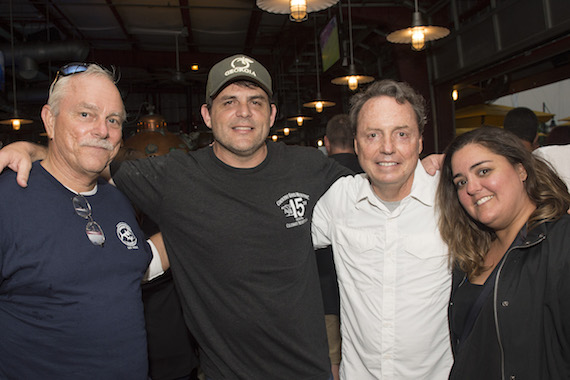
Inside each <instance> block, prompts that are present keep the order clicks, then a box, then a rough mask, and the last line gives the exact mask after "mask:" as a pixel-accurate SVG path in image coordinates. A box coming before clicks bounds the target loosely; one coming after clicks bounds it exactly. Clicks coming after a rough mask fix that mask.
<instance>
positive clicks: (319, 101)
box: [303, 19, 336, 113]
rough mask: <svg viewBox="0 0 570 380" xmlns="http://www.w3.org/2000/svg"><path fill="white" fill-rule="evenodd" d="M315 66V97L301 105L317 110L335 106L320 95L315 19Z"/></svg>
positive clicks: (320, 110)
mask: <svg viewBox="0 0 570 380" xmlns="http://www.w3.org/2000/svg"><path fill="white" fill-rule="evenodd" d="M315 66H316V70H317V98H316V99H315V100H313V101H312V102H309V103H305V104H303V107H307V108H314V109H315V110H316V111H317V112H319V113H321V112H323V108H324V107H332V106H335V105H336V103H335V102H330V101H328V100H323V97H322V95H321V81H320V79H319V44H318V40H317V20H316V19H315Z"/></svg>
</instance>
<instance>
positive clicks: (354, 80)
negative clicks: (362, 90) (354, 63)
mask: <svg viewBox="0 0 570 380" xmlns="http://www.w3.org/2000/svg"><path fill="white" fill-rule="evenodd" d="M348 88H350V89H351V90H352V91H354V90H356V89H357V88H358V77H357V76H356V75H351V76H349V77H348Z"/></svg>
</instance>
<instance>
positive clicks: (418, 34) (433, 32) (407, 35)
mask: <svg viewBox="0 0 570 380" xmlns="http://www.w3.org/2000/svg"><path fill="white" fill-rule="evenodd" d="M448 34H449V29H447V28H444V27H441V26H426V25H424V24H423V21H422V15H421V13H420V12H419V11H418V0H415V12H414V14H413V15H412V26H411V27H410V28H406V29H401V30H397V31H395V32H392V33H390V34H388V36H387V37H386V39H387V40H388V41H390V42H392V43H395V44H409V43H411V44H412V50H416V51H419V50H423V48H424V47H425V46H426V41H433V40H438V39H440V38H443V37H445V36H447V35H448Z"/></svg>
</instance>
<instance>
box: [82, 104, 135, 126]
mask: <svg viewBox="0 0 570 380" xmlns="http://www.w3.org/2000/svg"><path fill="white" fill-rule="evenodd" d="M81 107H83V108H87V109H89V110H94V111H99V110H100V108H99V107H98V106H96V105H95V104H91V103H79V104H78V108H81ZM112 116H116V117H118V118H119V119H121V123H122V122H124V121H125V120H126V118H125V114H124V113H123V112H111V113H110V114H108V115H105V119H107V118H109V117H112Z"/></svg>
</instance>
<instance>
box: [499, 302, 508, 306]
mask: <svg viewBox="0 0 570 380" xmlns="http://www.w3.org/2000/svg"><path fill="white" fill-rule="evenodd" d="M501 305H503V306H504V307H507V306H509V301H503V302H501Z"/></svg>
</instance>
